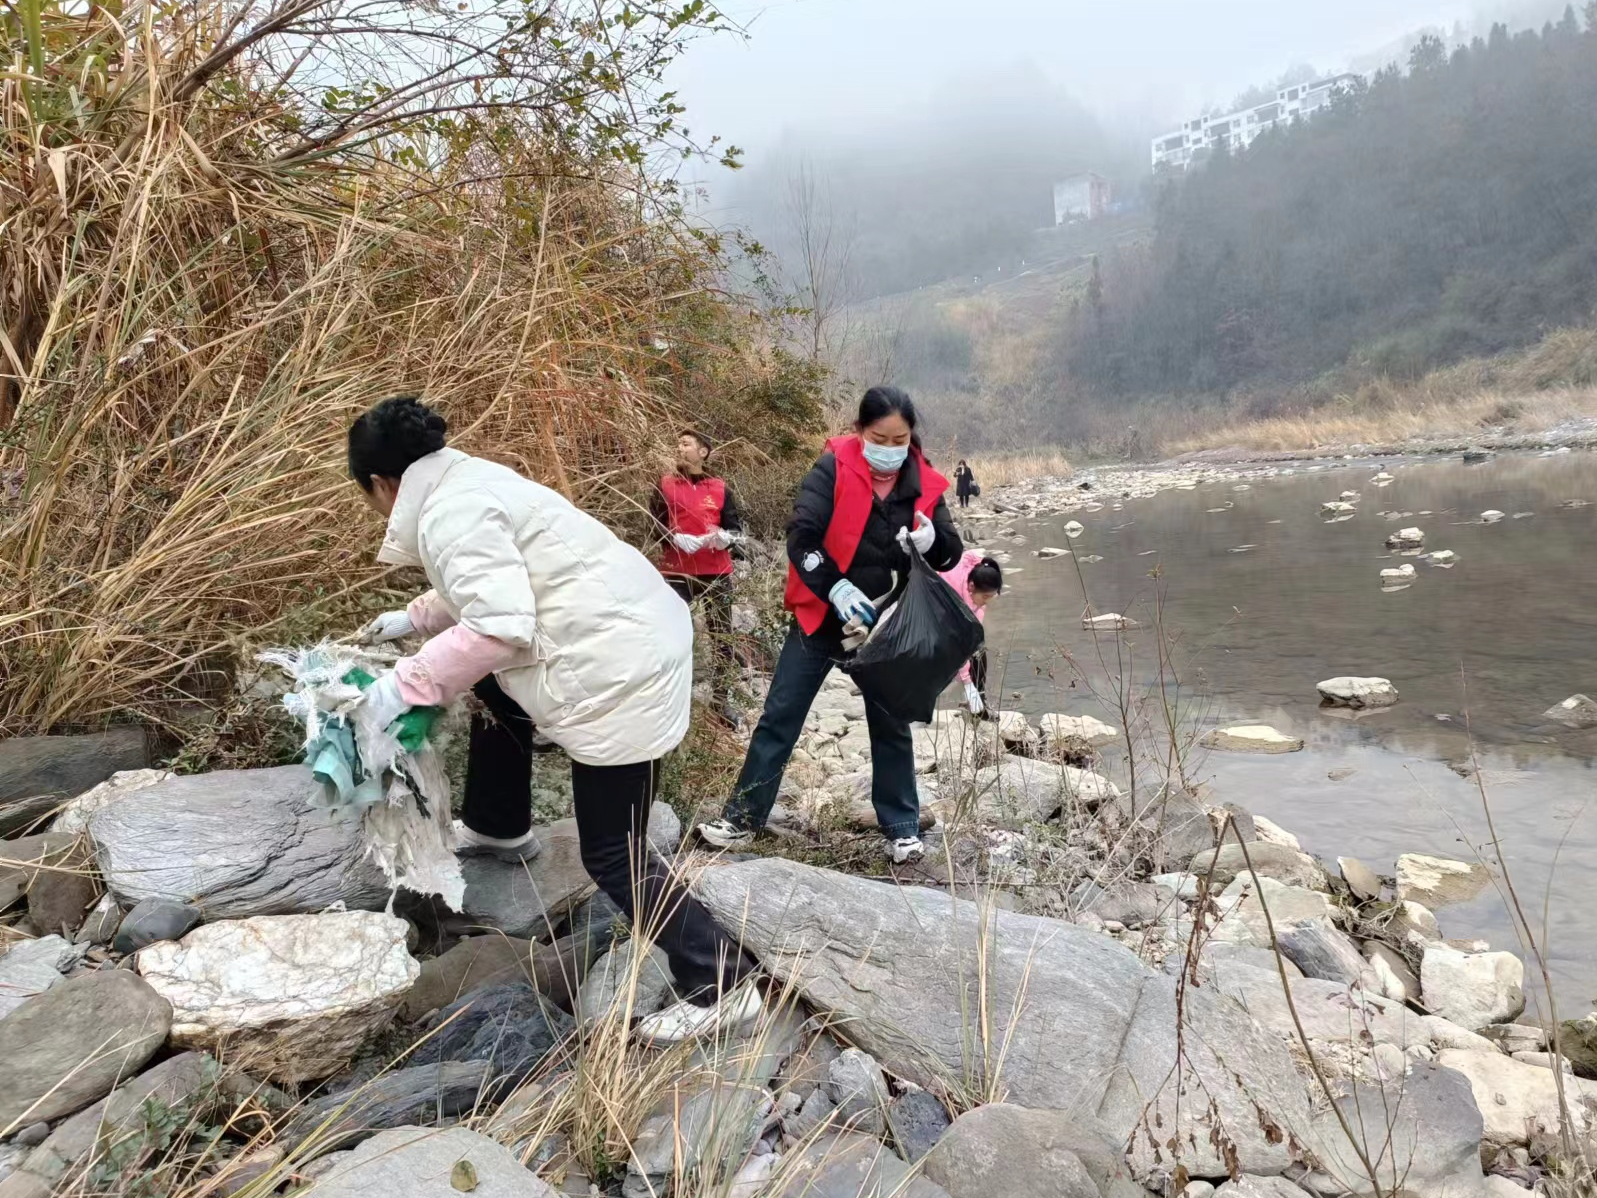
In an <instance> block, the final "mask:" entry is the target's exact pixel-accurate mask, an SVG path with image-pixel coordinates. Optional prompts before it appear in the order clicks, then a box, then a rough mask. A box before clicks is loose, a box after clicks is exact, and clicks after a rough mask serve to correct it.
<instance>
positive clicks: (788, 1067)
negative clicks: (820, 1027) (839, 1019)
mask: <svg viewBox="0 0 1597 1198" xmlns="http://www.w3.org/2000/svg"><path fill="white" fill-rule="evenodd" d="M842 1052H843V1049H842V1046H841V1045H839V1044H838V1042H837V1041H836V1040H834V1039H832V1037H831V1035H830V1034H829V1033H827V1032H825V1031H819V1032H816V1033H815V1035H814V1036H813V1037H811V1039H810V1042H809V1043H808V1044H806V1045H805V1046H804V1048H803V1049H802V1050H801V1051H799V1052H796V1053H794V1054H793V1055H792V1056H791V1057H789V1058H788V1060H787V1062H786V1063H785V1064H784V1065H783V1066H782V1089H784V1090H791V1091H792V1092H793V1093H794V1094H797V1095H798V1096H799V1097H800V1098H801V1099H803V1098H808V1097H809V1096H810V1095H811V1094H812V1093H813V1092H814V1091H815V1090H816V1088H817V1087H820V1086H823V1085H824V1084H825V1083H826V1076H827V1074H828V1073H829V1072H830V1071H831V1068H832V1062H833V1061H835V1060H837V1058H838V1057H839V1056H840V1055H842Z"/></svg>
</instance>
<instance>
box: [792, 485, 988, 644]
mask: <svg viewBox="0 0 1597 1198" xmlns="http://www.w3.org/2000/svg"><path fill="white" fill-rule="evenodd" d="M836 492H837V459H836V458H834V457H833V456H832V455H831V453H825V454H822V455H821V460H820V461H818V462H816V463H815V465H814V466H812V467H811V468H810V472H809V473H808V474H806V475H805V476H804V481H803V482H802V483H801V484H800V485H799V493H798V499H797V500H796V501H795V502H794V504H793V518H792V519H791V520H789V521H788V525H787V559H788V561H790V562H792V563H793V568H794V569H795V570H797V571H798V575H799V578H801V579H802V580H803V582H804V585H805V586H807V587H809V589H810V590H811V591H813V592H814V593H815V594H817V595H819V596H820V597H821V598H822V599H828V600H829V597H830V595H831V592H832V587H833V586H834V585H836V583H837V581H838V579H840V578H842V577H844V574H843V572H842V571H840V570H839V569H838V568H837V563H836V562H834V561H833V560H832V558H831V555H830V554H828V553H827V552H826V549H825V547H824V545H823V544H822V541H823V539H824V538H825V536H826V529H827V526H828V525H830V524H831V522H832V497H833V495H835V494H836ZM920 494H921V485H920V463H919V462H918V461H917V460H916V459H915V458H914V457H911V458H910V459H909V460H908V461H907V462H905V463H904V466H903V469H901V470H900V471H899V472H898V482H897V483H896V484H895V485H894V487H893V490H892V493H891V494H889V495H888V497H887V498H886V499H873V501H872V503H871V514H870V518H869V519H867V520H866V521H865V531H864V533H863V534H861V536H860V543H859V548H857V549H856V550H855V551H854V560H853V562H852V563H851V564H850V565H849V568H848V574H847V577H848V580H849V581H850V582H852V583H853V584H854V585H855V586H857V587H859V589H860V590H862V591H864V592H865V595H866V598H868V599H877V598H880V597H881V596H883V595H885V594H887V593H888V592H889V591H890V590H892V589H893V574H894V572H895V571H896V572H897V574H898V582H899V584H900V585H902V584H903V582H904V580H905V578H906V572H907V571H908V570H909V557H908V555H907V554H905V552H904V550H902V549H901V548H899V545H898V530H899V529H901V528H914V527H915V501H916V500H917V499H919V498H920ZM932 524H933V526H934V527H935V529H936V536H935V539H934V540H933V541H932V548H931V552H929V553H927V554H926V561H927V563H928V564H929V565H930V566H931V567H932V569H934V570H951V569H953V568H954V566H956V565H957V564H958V563H959V558H960V555H961V554H962V553H963V552H964V551H965V544H964V542H963V541H962V540H961V539H960V536H959V531H958V530H957V529H956V528H955V527H954V521H953V518H952V517H951V516H950V515H949V514H948V505H947V504H946V503H944V502H943V500H942V499H941V498H939V499H938V500H937V507H936V508H935V509H934V510H933V512H932ZM839 624H840V621H839V620H838V618H837V613H836V612H835V611H832V612H828V614H827V622H826V624H825V625H823V626H822V627H823V628H825V629H829V630H831V631H833V632H835V631H837V629H838V627H839Z"/></svg>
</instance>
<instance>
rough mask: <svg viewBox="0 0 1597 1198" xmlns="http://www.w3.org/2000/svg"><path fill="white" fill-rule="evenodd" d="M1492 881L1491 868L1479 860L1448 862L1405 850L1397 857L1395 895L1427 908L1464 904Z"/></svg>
mask: <svg viewBox="0 0 1597 1198" xmlns="http://www.w3.org/2000/svg"><path fill="white" fill-rule="evenodd" d="M1491 881H1492V872H1491V870H1489V869H1487V868H1486V867H1485V866H1484V865H1482V864H1480V863H1479V862H1468V861H1449V860H1448V859H1447V858H1446V857H1427V856H1425V855H1424V854H1423V853H1404V854H1403V855H1402V856H1401V857H1399V858H1398V859H1397V897H1398V899H1399V900H1400V901H1404V902H1419V903H1424V904H1425V905H1426V906H1428V907H1441V906H1445V905H1446V904H1448V903H1464V902H1468V901H1469V900H1470V899H1472V898H1474V897H1475V896H1476V895H1477V894H1479V893H1480V892H1481V891H1483V890H1485V889H1486V887H1487V886H1489V885H1491Z"/></svg>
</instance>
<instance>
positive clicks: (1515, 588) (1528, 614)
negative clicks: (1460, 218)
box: [985, 454, 1597, 1014]
mask: <svg viewBox="0 0 1597 1198" xmlns="http://www.w3.org/2000/svg"><path fill="white" fill-rule="evenodd" d="M1384 465H1385V468H1386V469H1387V470H1389V471H1391V473H1392V474H1394V475H1395V480H1394V481H1393V482H1392V483H1391V484H1390V485H1388V486H1385V487H1372V486H1370V485H1369V481H1368V480H1369V479H1370V477H1371V476H1372V475H1374V474H1375V473H1376V471H1377V470H1378V469H1380V467H1379V466H1375V465H1369V464H1362V465H1359V466H1351V465H1350V466H1348V467H1345V468H1338V469H1333V470H1316V471H1309V470H1300V471H1299V472H1298V473H1296V474H1294V475H1292V476H1291V477H1283V478H1280V479H1278V480H1260V481H1258V482H1255V483H1254V484H1253V485H1252V486H1251V487H1249V488H1248V489H1246V490H1241V491H1238V490H1234V489H1233V487H1232V485H1230V484H1224V483H1218V484H1214V485H1211V486H1204V487H1199V488H1198V489H1197V490H1194V491H1181V490H1175V491H1167V492H1165V493H1163V494H1160V495H1157V496H1155V497H1153V498H1150V499H1142V500H1126V501H1125V502H1124V507H1123V510H1121V511H1114V510H1113V509H1112V508H1111V507H1109V506H1105V507H1104V508H1103V509H1102V510H1100V511H1097V512H1090V513H1089V512H1075V513H1071V514H1070V515H1068V516H1059V517H1057V518H1048V519H1041V520H1037V521H1035V522H1032V523H1026V522H1021V523H1018V524H1017V525H1016V528H1017V531H1019V532H1021V533H1023V534H1024V535H1025V537H1026V542H1025V544H1024V545H1023V546H1019V547H1016V548H1015V549H1014V551H1013V552H1014V558H1013V561H1012V567H1020V568H1021V570H1020V572H1019V573H1018V574H1017V573H1014V572H1013V571H1012V572H1011V575H1010V578H1009V584H1008V585H1007V586H1006V593H1005V596H1004V599H1003V600H1002V601H1001V602H1000V603H997V604H994V605H993V606H992V608H990V609H989V611H990V614H989V616H988V624H987V631H988V643H989V645H990V646H991V647H992V648H993V649H994V650H995V651H996V652H997V653H998V654H999V655H1000V656H1001V660H1002V661H1003V662H1004V669H1003V677H1002V683H1001V685H1002V688H1003V690H1004V692H1005V705H1006V706H1015V707H1019V708H1020V709H1022V710H1025V711H1027V712H1028V713H1030V714H1031V715H1032V716H1034V717H1035V716H1037V715H1040V714H1042V713H1044V712H1047V711H1067V712H1071V713H1077V712H1087V711H1092V712H1094V713H1095V714H1099V715H1102V714H1104V713H1103V712H1102V709H1101V707H1099V706H1098V704H1097V702H1096V701H1095V700H1093V699H1092V697H1091V696H1090V695H1089V694H1088V693H1087V688H1086V686H1084V685H1073V682H1072V672H1071V671H1070V670H1069V668H1068V667H1066V666H1064V665H1063V664H1062V662H1061V660H1060V654H1059V652H1058V650H1059V648H1061V647H1062V648H1064V649H1065V650H1067V651H1068V652H1069V653H1070V654H1071V655H1072V656H1073V657H1074V658H1075V659H1076V661H1077V662H1078V663H1079V664H1080V665H1081V666H1082V667H1083V668H1084V669H1086V670H1087V671H1088V673H1089V674H1090V675H1092V686H1093V687H1095V688H1099V689H1104V688H1105V686H1106V678H1107V677H1108V676H1112V675H1116V674H1121V673H1124V674H1127V675H1129V676H1135V677H1136V678H1137V679H1139V681H1140V684H1141V685H1143V686H1146V685H1148V683H1149V682H1150V681H1151V680H1152V679H1153V678H1154V676H1155V674H1156V671H1157V654H1156V651H1155V649H1156V644H1157V637H1156V635H1155V633H1154V631H1153V626H1154V625H1155V624H1156V622H1159V621H1162V623H1163V626H1164V628H1165V630H1166V632H1167V634H1168V636H1169V637H1170V638H1171V639H1173V641H1174V642H1175V645H1176V647H1175V650H1174V652H1173V661H1174V664H1175V666H1176V667H1177V668H1178V669H1179V671H1180V676H1181V677H1180V682H1181V688H1180V692H1179V693H1180V697H1181V709H1182V711H1183V712H1184V713H1185V714H1186V715H1187V716H1188V717H1189V718H1192V719H1196V720H1200V721H1201V722H1203V723H1205V724H1214V723H1218V722H1224V723H1235V722H1243V721H1245V722H1258V723H1269V724H1273V725H1274V726H1275V727H1277V728H1279V729H1281V730H1282V731H1283V732H1287V733H1290V734H1292V735H1294V736H1300V737H1303V738H1304V740H1305V741H1306V742H1307V744H1308V749H1307V750H1306V751H1305V752H1303V753H1297V754H1292V755H1288V756H1282V757H1252V756H1245V755H1240V754H1229V753H1211V754H1207V755H1200V756H1199V757H1198V758H1197V759H1196V762H1197V770H1196V772H1197V773H1198V775H1199V776H1200V777H1203V778H1204V779H1206V780H1209V781H1212V783H1213V785H1214V788H1215V793H1216V797H1217V798H1220V799H1235V800H1236V801H1238V802H1241V803H1243V804H1244V805H1245V806H1247V807H1249V808H1250V809H1252V810H1255V811H1257V812H1259V813H1260V814H1263V815H1267V816H1269V817H1271V818H1272V819H1275V820H1277V821H1278V822H1279V823H1281V824H1282V825H1284V826H1285V827H1287V828H1289V829H1291V830H1292V831H1294V832H1296V833H1297V834H1298V836H1299V837H1300V838H1301V839H1302V840H1303V841H1304V847H1305V848H1307V849H1309V850H1310V851H1312V852H1315V853H1317V854H1319V855H1321V856H1323V857H1327V858H1334V857H1336V856H1337V855H1339V854H1340V855H1351V856H1357V857H1360V858H1362V859H1364V860H1365V861H1366V862H1367V863H1368V864H1370V865H1372V866H1374V867H1375V868H1376V869H1377V870H1379V871H1382V872H1387V873H1390V871H1391V868H1392V861H1393V859H1394V858H1395V857H1396V855H1397V854H1398V853H1400V852H1425V853H1433V854H1437V855H1442V856H1452V857H1461V858H1465V859H1468V858H1470V857H1471V856H1473V850H1472V848H1471V845H1475V846H1483V845H1484V842H1485V840H1486V837H1487V831H1486V826H1485V819H1484V816H1483V814H1482V809H1481V798H1480V793H1479V791H1478V789H1477V787H1476V784H1475V783H1474V782H1473V781H1471V780H1467V779H1466V778H1464V777H1461V776H1460V773H1459V772H1456V771H1455V769H1454V768H1450V767H1451V766H1456V767H1459V768H1460V769H1465V768H1467V763H1468V761H1469V758H1470V745H1469V734H1470V733H1473V736H1474V739H1475V746H1476V752H1477V753H1478V754H1479V759H1480V766H1481V769H1482V777H1483V778H1484V780H1485V781H1486V783H1487V789H1488V791H1489V793H1490V795H1491V803H1492V811H1493V814H1494V816H1495V818H1496V821H1497V831H1498V834H1499V835H1500V837H1501V839H1502V842H1503V850H1504V856H1505V858H1506V859H1507V861H1508V863H1509V865H1510V867H1511V868H1512V869H1513V870H1514V871H1515V872H1514V880H1515V883H1516V885H1517V887H1518V888H1519V892H1520V898H1521V900H1522V901H1523V902H1524V903H1525V904H1526V905H1527V906H1528V907H1531V908H1533V912H1532V918H1533V919H1536V918H1540V912H1541V908H1542V905H1543V903H1544V901H1545V903H1546V905H1547V907H1548V917H1547V920H1548V930H1549V933H1550V937H1551V939H1550V944H1551V955H1552V958H1553V960H1552V965H1553V969H1554V973H1555V977H1554V984H1555V989H1556V992H1557V995H1558V998H1559V1000H1560V1002H1561V1003H1562V1004H1563V1005H1564V1006H1565V1008H1568V1009H1569V1010H1568V1013H1569V1014H1583V1013H1584V1012H1585V1011H1586V1010H1587V1009H1588V1007H1589V1004H1590V1003H1591V1002H1592V1001H1593V1000H1594V998H1597V908H1594V907H1593V905H1592V903H1591V901H1590V896H1591V895H1592V893H1593V888H1594V886H1597V810H1593V809H1592V808H1594V807H1597V771H1594V769H1593V764H1594V761H1597V730H1593V731H1587V732H1571V731H1567V730H1564V729H1562V728H1560V727H1559V726H1557V725H1555V724H1551V723H1549V722H1547V721H1545V720H1543V719H1542V717H1541V713H1542V712H1544V711H1546V710H1547V708H1549V707H1551V706H1552V705H1553V704H1555V703H1557V702H1560V701H1561V700H1563V699H1564V698H1566V697H1568V696H1569V695H1571V694H1573V693H1575V692H1578V691H1583V692H1586V693H1594V694H1597V607H1594V604H1593V599H1594V589H1593V582H1594V581H1597V569H1594V567H1593V565H1592V561H1591V556H1590V555H1591V552H1592V534H1593V531H1594V528H1597V523H1594V522H1597V507H1590V506H1575V507H1566V506H1563V505H1564V504H1565V503H1567V502H1568V501H1581V500H1590V499H1597V462H1594V460H1593V459H1592V458H1591V457H1590V456H1588V455H1584V454H1574V455H1568V456H1562V457H1557V458H1537V457H1504V458H1498V459H1495V460H1493V461H1491V462H1488V463H1485V464H1482V465H1474V466H1464V465H1462V464H1459V463H1457V462H1422V463H1412V464H1405V465H1402V466H1393V465H1392V464H1391V463H1385V464H1384ZM1344 490H1354V491H1358V492H1360V494H1361V498H1360V499H1359V501H1358V505H1357V515H1356V516H1355V517H1354V518H1352V519H1339V520H1328V519H1327V518H1325V517H1322V515H1321V514H1320V507H1321V505H1322V504H1323V503H1325V502H1327V501H1332V500H1336V499H1337V498H1338V496H1339V495H1340V494H1341V492H1343V491H1344ZM1106 498H1107V497H1106ZM1484 511H1500V512H1504V513H1508V515H1507V517H1506V518H1504V519H1501V520H1495V521H1491V522H1483V521H1482V520H1481V517H1480V513H1482V512H1484ZM1386 512H1389V513H1394V516H1393V518H1390V519H1389V518H1385V517H1383V515H1381V514H1380V513H1386ZM1524 513H1534V515H1523V514H1524ZM1515 515H1521V518H1518V519H1516V518H1514V517H1515ZM1069 519H1074V520H1079V521H1080V522H1081V523H1082V524H1083V525H1085V532H1084V533H1083V534H1082V535H1081V536H1080V537H1079V538H1076V539H1074V540H1071V539H1067V538H1066V537H1065V534H1064V532H1063V525H1064V524H1065V522H1066V520H1069ZM999 526H1000V525H998V524H996V523H988V524H987V525H985V529H986V530H988V531H989V534H990V531H991V530H993V529H996V528H997V527H999ZM1407 527H1418V528H1420V529H1422V530H1423V531H1424V532H1425V551H1426V552H1427V553H1428V552H1430V551H1435V550H1450V551H1452V552H1453V553H1454V554H1456V555H1457V560H1456V563H1455V564H1453V565H1452V566H1450V567H1439V566H1436V565H1433V564H1431V563H1430V562H1429V560H1428V559H1427V558H1424V557H1420V556H1415V555H1413V554H1409V555H1404V554H1403V553H1401V552H1399V551H1396V550H1388V549H1387V548H1385V541H1386V538H1387V537H1388V536H1389V535H1390V534H1391V533H1393V532H1395V531H1397V530H1398V529H1399V528H1407ZM991 543H993V544H997V545H1001V544H1002V541H1001V540H995V541H993V542H991ZM1044 545H1058V546H1068V547H1069V548H1070V549H1071V550H1073V551H1074V552H1075V553H1076V554H1078V555H1080V561H1079V562H1078V561H1073V560H1072V559H1071V558H1070V557H1062V558H1058V559H1055V560H1052V561H1043V560H1038V559H1036V558H1033V557H1032V556H1031V554H1030V552H1029V551H1030V550H1033V549H1036V548H1038V547H1041V546H1044ZM1244 548H1245V549H1246V551H1245V552H1237V550H1239V549H1244ZM1094 555H1101V557H1102V560H1101V561H1095V562H1091V563H1087V562H1086V561H1085V559H1086V558H1087V557H1089V556H1094ZM1404 563H1412V564H1413V565H1414V566H1415V569H1416V577H1415V578H1414V579H1413V581H1412V585H1408V586H1406V587H1404V588H1402V589H1400V590H1392V589H1383V587H1382V585H1381V576H1380V572H1381V570H1383V569H1393V568H1395V567H1397V566H1399V565H1401V564H1404ZM1155 567H1157V574H1158V577H1157V578H1155V577H1151V576H1150V572H1152V571H1154V570H1155ZM1083 580H1085V584H1086V594H1085V595H1084V593H1083V586H1082V583H1083ZM1161 594H1162V596H1163V598H1162V601H1161V600H1160V595H1161ZM1088 598H1090V601H1091V603H1092V607H1093V609H1094V610H1095V611H1097V612H1123V613H1125V614H1126V615H1129V616H1131V617H1133V618H1134V619H1136V620H1138V621H1139V622H1140V623H1141V624H1142V628H1141V629H1140V630H1139V631H1135V632H1130V633H1126V634H1124V643H1121V642H1120V641H1119V640H1117V638H1115V637H1114V636H1112V635H1107V634H1100V635H1098V636H1097V637H1096V638H1095V637H1094V634H1092V633H1088V632H1084V631H1082V629H1081V612H1082V608H1083V605H1084V602H1085V601H1086V600H1087V599H1088ZM1161 608H1162V610H1161ZM1128 648H1129V654H1128V653H1127V649H1128ZM1338 674H1374V675H1380V676H1382V677H1386V678H1390V679H1391V680H1392V681H1393V682H1394V683H1395V684H1396V685H1397V688H1398V690H1399V692H1400V693H1401V694H1402V701H1401V702H1400V703H1399V704H1398V705H1397V706H1396V707H1395V708H1392V709H1389V710H1387V711H1383V712H1380V713H1376V714H1371V715H1368V716H1365V717H1363V718H1359V719H1349V718H1346V716H1347V713H1332V712H1327V711H1323V710H1321V709H1320V707H1319V705H1318V696H1317V695H1316V693H1315V689H1314V684H1315V683H1316V682H1317V681H1318V680H1320V679H1322V678H1328V677H1332V676H1334V675H1338ZM1338 717H1341V718H1338ZM1466 725H1467V726H1466ZM1345 769H1352V770H1353V771H1355V772H1354V773H1353V774H1352V775H1351V776H1349V777H1347V778H1345V779H1344V780H1342V781H1332V780H1331V779H1330V778H1329V777H1327V774H1328V772H1330V771H1333V770H1336V771H1340V770H1345ZM1483 851H1484V852H1485V853H1486V854H1487V855H1490V854H1491V849H1490V847H1489V846H1487V847H1484V850H1483ZM1439 914H1440V917H1441V919H1442V924H1443V928H1444V930H1445V931H1446V932H1447V933H1448V934H1449V935H1455V936H1467V935H1476V934H1478V935H1480V936H1482V937H1483V938H1486V939H1489V940H1491V941H1492V942H1493V945H1494V946H1495V947H1503V948H1515V947H1517V945H1516V941H1515V938H1514V935H1513V931H1512V925H1511V923H1510V922H1509V919H1508V915H1507V912H1506V910H1505V909H1504V907H1503V904H1502V900H1501V898H1500V896H1497V895H1495V894H1493V893H1492V892H1488V894H1487V895H1485V896H1483V897H1482V898H1480V899H1477V900H1476V901H1475V902H1474V903H1472V904H1470V905H1468V906H1465V907H1454V908H1449V909H1447V910H1445V911H1442V912H1440V913H1439Z"/></svg>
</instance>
